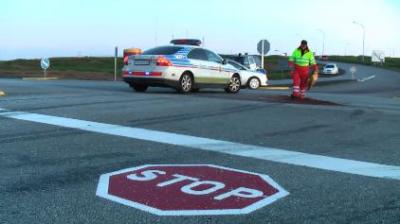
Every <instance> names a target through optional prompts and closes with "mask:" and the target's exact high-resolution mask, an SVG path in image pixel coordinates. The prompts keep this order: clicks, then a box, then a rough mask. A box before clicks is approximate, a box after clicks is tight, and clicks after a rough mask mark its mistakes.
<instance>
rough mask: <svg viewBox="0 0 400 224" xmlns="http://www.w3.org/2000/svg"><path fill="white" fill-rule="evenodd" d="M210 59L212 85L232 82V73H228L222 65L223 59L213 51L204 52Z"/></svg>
mask: <svg viewBox="0 0 400 224" xmlns="http://www.w3.org/2000/svg"><path fill="white" fill-rule="evenodd" d="M204 51H205V52H206V54H207V58H208V62H207V64H208V66H209V67H210V70H211V71H210V76H211V77H210V78H211V79H210V80H211V82H212V84H227V83H229V80H230V72H229V71H227V70H226V69H225V68H224V67H225V66H224V65H223V64H222V62H223V59H222V58H221V57H220V56H218V55H217V54H215V53H214V52H212V51H209V50H204Z"/></svg>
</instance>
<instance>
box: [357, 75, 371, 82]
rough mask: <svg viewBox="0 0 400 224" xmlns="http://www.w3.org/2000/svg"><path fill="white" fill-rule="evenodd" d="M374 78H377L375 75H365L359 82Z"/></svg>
mask: <svg viewBox="0 0 400 224" xmlns="http://www.w3.org/2000/svg"><path fill="white" fill-rule="evenodd" d="M374 78H375V75H371V76H368V77H365V78H363V79H359V80H358V81H359V82H365V81H368V80H371V79H374Z"/></svg>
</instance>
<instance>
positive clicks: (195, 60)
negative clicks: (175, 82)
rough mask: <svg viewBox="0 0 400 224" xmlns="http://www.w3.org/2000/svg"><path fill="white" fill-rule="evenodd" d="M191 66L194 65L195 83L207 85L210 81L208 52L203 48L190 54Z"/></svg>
mask: <svg viewBox="0 0 400 224" xmlns="http://www.w3.org/2000/svg"><path fill="white" fill-rule="evenodd" d="M188 58H189V60H190V64H192V65H193V70H192V72H193V74H194V82H195V83H198V84H204V83H207V80H208V79H209V76H210V74H209V69H208V66H207V62H208V57H207V54H206V52H205V51H204V50H203V49H201V48H195V49H193V50H191V51H190V52H189V54H188Z"/></svg>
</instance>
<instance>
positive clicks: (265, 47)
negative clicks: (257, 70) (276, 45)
mask: <svg viewBox="0 0 400 224" xmlns="http://www.w3.org/2000/svg"><path fill="white" fill-rule="evenodd" d="M270 47H271V46H270V43H269V42H268V40H260V42H258V44H257V51H258V53H260V54H261V68H262V69H263V68H264V55H266V54H267V53H268V52H269V50H270Z"/></svg>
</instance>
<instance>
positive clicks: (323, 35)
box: [317, 29, 325, 57]
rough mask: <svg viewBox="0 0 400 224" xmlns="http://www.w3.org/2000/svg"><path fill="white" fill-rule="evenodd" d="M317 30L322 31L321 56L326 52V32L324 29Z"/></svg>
mask: <svg viewBox="0 0 400 224" xmlns="http://www.w3.org/2000/svg"><path fill="white" fill-rule="evenodd" d="M317 31H319V32H321V33H322V53H321V57H322V56H324V54H325V32H324V31H323V30H322V29H317Z"/></svg>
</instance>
